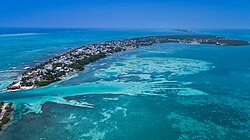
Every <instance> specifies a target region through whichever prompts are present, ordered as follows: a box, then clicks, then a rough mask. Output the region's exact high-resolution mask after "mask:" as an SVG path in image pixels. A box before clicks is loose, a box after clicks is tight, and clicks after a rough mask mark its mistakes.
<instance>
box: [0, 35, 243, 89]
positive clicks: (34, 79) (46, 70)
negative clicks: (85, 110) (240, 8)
mask: <svg viewBox="0 0 250 140" xmlns="http://www.w3.org/2000/svg"><path fill="white" fill-rule="evenodd" d="M156 43H188V44H214V45H220V46H239V45H248V42H246V41H241V40H234V39H230V38H225V37H217V36H210V35H162V36H149V37H138V38H132V39H124V40H115V41H107V42H101V43H94V44H88V45H85V46H82V47H80V48H76V49H73V50H71V51H69V52H67V53H64V54H61V55H58V56H55V57H54V58H52V59H49V60H48V61H47V62H45V63H43V64H39V65H37V66H36V67H34V68H29V67H27V68H25V72H24V73H23V74H22V75H21V76H20V77H19V78H18V79H17V80H16V81H14V82H13V83H11V84H10V85H9V86H8V87H7V88H5V89H4V90H3V91H7V92H9V91H19V90H28V89H32V88H35V87H42V86H46V85H49V84H51V83H54V82H57V81H60V80H62V79H63V78H64V77H66V76H68V75H72V74H74V73H76V72H77V71H82V70H84V67H85V66H86V65H87V64H89V63H91V62H95V61H97V60H99V59H101V58H104V57H106V56H108V55H111V54H113V53H117V52H121V51H126V50H131V49H135V48H138V47H140V46H149V45H152V44H156Z"/></svg>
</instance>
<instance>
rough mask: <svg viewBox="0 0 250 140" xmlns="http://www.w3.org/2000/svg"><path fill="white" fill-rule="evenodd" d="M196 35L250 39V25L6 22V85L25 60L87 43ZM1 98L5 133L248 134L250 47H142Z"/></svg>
mask: <svg viewBox="0 0 250 140" xmlns="http://www.w3.org/2000/svg"><path fill="white" fill-rule="evenodd" d="M194 33H195V34H209V35H219V36H226V37H232V38H236V39H243V40H247V41H250V30H193V31H192V32H178V31H174V30H168V29H164V30H163V29H157V30H153V29H148V30H142V29H141V30H139V29H138V30H132V29H32V28H30V29H24V28H23V29H18V28H0V89H3V88H5V87H6V86H7V85H8V84H9V83H11V82H12V81H13V80H15V79H16V78H17V76H19V75H20V74H21V73H22V71H21V70H23V68H24V67H26V66H30V67H32V66H35V65H37V64H39V63H42V62H44V61H45V60H48V59H49V58H51V57H53V56H55V55H58V54H61V53H64V52H67V51H69V50H71V49H74V48H77V47H80V46H82V45H84V44H88V43H95V42H101V41H108V40H115V39H125V38H132V37H141V36H149V35H173V34H194ZM9 69H13V71H8V70H9ZM0 100H1V101H5V102H14V103H15V108H16V110H15V113H14V116H13V121H12V123H11V124H10V125H9V126H8V127H7V128H6V129H5V130H4V131H3V132H1V133H0V140H62V139H71V140H78V139H84V140H85V139H86V140H99V139H106V140H119V139H121V140H123V139H124V140H125V139H126V140H127V139H130V140H138V139H143V140H145V139H150V140H167V139H169V140H177V139H179V140H186V139H237V140H249V139H250V46H249V45H248V46H238V47H234V46H227V47H223V46H215V45H190V44H175V43H170V44H156V45H152V46H147V47H140V48H139V49H135V50H131V51H127V52H121V53H117V54H114V55H112V56H109V57H106V58H104V59H102V60H100V61H98V62H95V63H92V64H90V65H88V66H87V68H86V70H85V71H82V72H79V73H77V74H75V75H73V76H71V77H67V78H66V79H65V80H63V81H61V82H57V83H54V84H51V85H49V86H46V87H42V88H37V89H33V90H29V91H20V92H9V93H0Z"/></svg>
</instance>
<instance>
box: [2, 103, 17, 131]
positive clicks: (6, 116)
mask: <svg viewBox="0 0 250 140" xmlns="http://www.w3.org/2000/svg"><path fill="white" fill-rule="evenodd" d="M0 105H1V108H2V106H3V105H4V102H0ZM4 109H5V110H6V112H5V113H4V114H3V117H2V119H1V120H0V131H1V130H2V128H3V126H4V125H6V124H7V123H8V122H9V121H10V115H11V112H13V110H14V108H13V103H8V104H7V106H6V107H5V108H4ZM2 110H3V109H2ZM2 110H1V111H2Z"/></svg>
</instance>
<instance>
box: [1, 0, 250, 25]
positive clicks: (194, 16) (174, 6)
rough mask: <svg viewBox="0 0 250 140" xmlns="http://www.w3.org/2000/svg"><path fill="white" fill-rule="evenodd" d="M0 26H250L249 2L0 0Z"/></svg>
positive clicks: (204, 0) (241, 0)
mask: <svg viewBox="0 0 250 140" xmlns="http://www.w3.org/2000/svg"><path fill="white" fill-rule="evenodd" d="M0 27H40V28H178V29H184V28H185V29H192V28H206V29H207V28H221V29H250V0H0Z"/></svg>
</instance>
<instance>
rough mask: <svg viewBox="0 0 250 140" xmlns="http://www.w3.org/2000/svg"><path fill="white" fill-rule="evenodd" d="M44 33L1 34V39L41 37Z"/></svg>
mask: <svg viewBox="0 0 250 140" xmlns="http://www.w3.org/2000/svg"><path fill="white" fill-rule="evenodd" d="M40 34H44V33H19V34H0V37H12V36H31V35H40Z"/></svg>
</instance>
